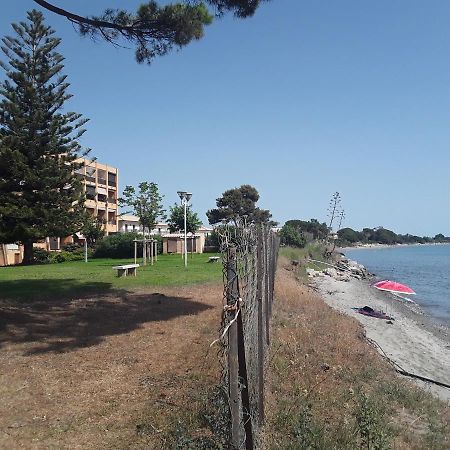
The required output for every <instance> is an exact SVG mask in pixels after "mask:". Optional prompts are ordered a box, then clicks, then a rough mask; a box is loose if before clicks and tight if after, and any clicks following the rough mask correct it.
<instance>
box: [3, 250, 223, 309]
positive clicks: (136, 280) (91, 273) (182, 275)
mask: <svg viewBox="0 0 450 450" xmlns="http://www.w3.org/2000/svg"><path fill="white" fill-rule="evenodd" d="M209 256H218V255H212V254H194V255H192V257H191V255H189V256H188V267H187V268H185V267H184V263H183V260H182V258H181V255H160V256H159V257H158V262H156V263H155V264H154V265H153V266H150V265H148V266H141V267H139V268H138V275H137V277H123V278H118V277H117V272H116V271H115V270H113V269H112V267H113V266H117V265H121V264H126V263H134V260H132V259H91V260H90V261H89V262H88V263H85V262H84V261H72V262H65V263H60V264H45V265H34V266H13V267H1V268H0V299H14V300H48V299H52V298H61V297H64V298H75V297H77V296H84V295H91V294H96V293H107V292H109V291H113V290H129V289H133V288H140V287H158V286H179V285H186V284H195V283H207V282H219V281H221V280H222V264H221V262H220V261H218V262H217V263H208V257H209ZM138 263H140V264H142V261H139V260H138Z"/></svg>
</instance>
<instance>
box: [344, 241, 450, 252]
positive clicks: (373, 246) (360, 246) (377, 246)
mask: <svg viewBox="0 0 450 450" xmlns="http://www.w3.org/2000/svg"><path fill="white" fill-rule="evenodd" d="M434 245H450V242H426V243H425V244H421V243H420V242H415V243H414V244H378V243H373V244H356V245H354V246H351V247H336V251H338V252H343V251H346V250H361V249H383V248H399V247H419V246H420V247H426V246H434Z"/></svg>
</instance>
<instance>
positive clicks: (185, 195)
mask: <svg viewBox="0 0 450 450" xmlns="http://www.w3.org/2000/svg"><path fill="white" fill-rule="evenodd" d="M177 194H178V196H179V197H180V200H181V204H182V205H183V206H184V267H187V211H186V208H187V204H188V203H189V200H190V199H191V197H192V193H191V192H185V191H177Z"/></svg>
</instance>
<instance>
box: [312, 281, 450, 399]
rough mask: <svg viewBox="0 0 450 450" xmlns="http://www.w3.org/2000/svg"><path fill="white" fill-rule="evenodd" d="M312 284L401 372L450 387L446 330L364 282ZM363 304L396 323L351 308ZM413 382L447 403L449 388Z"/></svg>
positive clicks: (449, 340) (449, 339)
mask: <svg viewBox="0 0 450 450" xmlns="http://www.w3.org/2000/svg"><path fill="white" fill-rule="evenodd" d="M312 281H313V283H314V285H315V286H316V287H317V288H318V289H319V292H320V294H321V296H322V297H323V299H324V300H325V301H326V303H327V304H329V305H330V306H331V307H333V308H334V309H336V310H338V311H341V312H342V313H345V314H347V315H349V316H351V317H354V318H355V319H357V320H358V321H359V322H360V323H361V324H362V325H363V326H364V328H365V330H366V335H367V337H368V338H369V339H371V340H373V341H375V342H376V343H377V344H378V345H379V346H380V347H381V349H383V351H384V353H385V354H386V355H387V356H388V357H389V359H391V360H392V361H394V362H395V363H396V364H398V365H399V366H401V368H402V369H404V370H405V371H407V372H410V373H413V374H416V375H420V376H422V377H426V378H430V379H433V380H436V381H439V382H441V383H445V384H448V385H450V330H449V328H447V327H444V326H439V325H437V324H435V323H434V322H433V321H432V320H431V318H430V317H428V316H427V315H426V314H424V313H423V311H421V310H420V308H419V307H418V306H417V305H412V304H409V303H405V302H403V301H401V300H400V299H398V298H396V297H394V296H393V295H391V294H389V293H386V292H381V291H377V290H376V289H374V288H372V287H371V286H370V283H369V281H367V280H357V279H355V278H351V280H350V281H338V280H336V279H334V278H332V277H331V276H321V277H314V279H313V280H312ZM366 305H367V306H370V307H371V308H373V309H376V310H383V311H384V312H385V313H387V314H388V315H389V316H392V317H393V318H394V319H395V320H394V321H393V323H392V324H389V323H387V320H383V319H377V318H373V317H367V316H364V315H362V314H359V313H358V312H356V311H354V310H353V309H352V308H355V307H363V306H366ZM379 351H380V352H381V350H379ZM416 382H417V383H418V384H419V385H420V386H421V387H423V388H424V389H426V390H428V391H430V392H431V393H433V394H435V395H437V396H438V397H439V398H441V399H442V400H445V401H447V402H449V403H450V389H448V388H443V387H439V386H437V385H435V384H432V383H425V382H422V381H418V380H417V381H416Z"/></svg>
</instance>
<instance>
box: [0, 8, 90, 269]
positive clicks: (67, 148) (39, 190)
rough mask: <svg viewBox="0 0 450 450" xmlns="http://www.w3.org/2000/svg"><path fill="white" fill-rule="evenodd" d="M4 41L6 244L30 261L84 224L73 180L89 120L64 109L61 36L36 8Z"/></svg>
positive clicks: (1, 163) (2, 215)
mask: <svg viewBox="0 0 450 450" xmlns="http://www.w3.org/2000/svg"><path fill="white" fill-rule="evenodd" d="M27 18H28V20H27V21H26V22H20V23H19V24H13V25H12V27H13V29H14V31H15V36H14V37H5V38H4V39H3V46H2V51H3V53H4V54H5V55H6V57H7V58H8V62H7V63H5V62H0V65H1V67H2V68H3V69H4V70H5V72H6V79H5V80H4V81H3V82H2V83H0V100H1V101H0V242H3V243H12V242H20V243H22V244H23V245H24V259H23V262H24V263H31V262H32V261H33V243H35V242H36V241H38V240H41V239H44V238H45V237H47V236H60V237H62V236H67V235H69V234H72V233H74V232H76V231H78V230H79V229H80V227H81V223H82V212H83V191H82V185H81V182H80V181H79V180H77V178H76V177H75V175H74V171H75V170H76V169H77V168H79V167H80V165H81V164H79V163H77V162H76V159H77V157H78V156H85V155H86V154H87V151H83V150H82V148H81V145H80V144H79V141H78V139H79V138H80V137H81V135H82V134H83V133H84V131H85V130H84V129H83V128H82V127H83V125H84V124H85V123H86V121H87V119H83V118H82V116H81V115H80V114H77V113H74V112H64V111H63V106H64V104H65V102H66V101H67V100H68V99H69V98H70V97H71V95H70V94H68V93H67V88H68V87H69V84H68V83H67V82H66V76H65V75H63V74H62V69H63V67H64V66H63V60H64V58H63V57H62V56H61V55H60V54H59V53H57V51H56V49H57V47H58V45H59V43H60V39H58V38H56V37H55V36H54V31H53V30H52V29H51V28H50V27H48V26H46V25H45V24H44V18H43V15H42V13H40V12H38V11H35V10H33V11H31V12H29V13H28V15H27Z"/></svg>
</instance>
